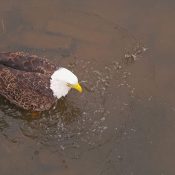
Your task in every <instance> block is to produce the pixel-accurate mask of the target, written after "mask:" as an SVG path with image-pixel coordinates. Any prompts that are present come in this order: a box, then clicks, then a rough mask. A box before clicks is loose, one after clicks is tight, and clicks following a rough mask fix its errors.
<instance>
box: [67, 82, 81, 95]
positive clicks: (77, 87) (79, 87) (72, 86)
mask: <svg viewBox="0 0 175 175" xmlns="http://www.w3.org/2000/svg"><path fill="white" fill-rule="evenodd" d="M70 87H71V88H73V89H76V90H77V91H79V92H80V93H81V92H82V91H83V90H82V87H81V86H80V84H79V83H77V84H73V85H70Z"/></svg>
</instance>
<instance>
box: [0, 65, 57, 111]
mask: <svg viewBox="0 0 175 175" xmlns="http://www.w3.org/2000/svg"><path fill="white" fill-rule="evenodd" d="M49 87H50V77H49V76H47V75H44V74H41V73H36V72H25V71H19V70H16V69H13V68H10V67H6V66H4V65H0V94H1V95H2V96H4V97H5V98H7V99H8V100H9V101H10V102H12V103H14V104H16V105H17V106H19V107H22V108H24V109H26V110H31V111H44V110H48V109H50V108H51V106H52V105H53V104H54V103H55V101H56V99H55V97H54V96H53V94H52V91H51V89H50V88H49Z"/></svg>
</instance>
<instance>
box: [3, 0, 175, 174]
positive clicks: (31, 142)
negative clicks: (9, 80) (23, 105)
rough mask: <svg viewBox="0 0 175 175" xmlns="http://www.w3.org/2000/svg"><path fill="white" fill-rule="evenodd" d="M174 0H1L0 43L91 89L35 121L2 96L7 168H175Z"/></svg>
mask: <svg viewBox="0 0 175 175" xmlns="http://www.w3.org/2000/svg"><path fill="white" fill-rule="evenodd" d="M174 5H175V3H174V1H171V0H169V1H151V0H147V1H139V0H132V1H129V0H124V1H123V0H115V1H114V0H108V1H107V0H106V1H105V0H101V1H98V0H95V1H92V0H88V1H82V0H75V1H71V0H59V1H56V0H53V1H49V0H43V1H40V2H39V1H34V0H30V1H20V0H13V1H2V0H1V5H0V50H1V51H24V52H29V53H31V54H33V53H34V54H37V55H39V56H46V57H47V58H49V59H50V61H52V62H54V63H56V64H60V65H61V66H65V67H68V68H69V69H71V70H72V71H74V72H75V73H76V74H77V75H78V77H79V79H80V81H81V83H82V85H83V87H84V93H83V94H82V95H80V94H78V93H76V92H75V91H71V92H70V93H69V95H68V96H67V97H66V98H65V99H63V100H60V101H59V104H58V105H57V108H56V109H55V110H52V111H49V112H46V113H43V114H42V116H41V117H40V118H38V119H35V120H34V119H31V117H30V113H28V112H25V111H21V110H20V109H18V108H16V107H15V106H13V105H11V104H9V103H8V102H6V100H4V99H3V98H1V99H0V140H1V144H0V174H2V175H12V174H13V175H35V174H37V175H58V174H59V175H82V174H84V175H89V174H90V175H174V174H175V166H174V162H175V150H174V147H175V138H174V137H173V136H174V133H175V118H174V116H175V100H174V99H175V93H174V87H175V81H174V68H175V58H174V55H175V51H174V43H175V42H174V41H175V34H174V33H175V32H174V31H175V23H174V18H175V11H174ZM147 48H148V49H147ZM146 49H147V50H146ZM145 50H146V51H145Z"/></svg>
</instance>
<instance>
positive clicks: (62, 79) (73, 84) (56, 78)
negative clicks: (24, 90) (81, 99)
mask: <svg viewBox="0 0 175 175" xmlns="http://www.w3.org/2000/svg"><path fill="white" fill-rule="evenodd" d="M71 88H73V89H76V90H78V91H79V92H82V87H81V86H80V84H79V83H78V78H77V77H76V75H74V74H73V73H72V72H71V71H70V70H68V69H66V68H59V69H58V70H56V71H55V72H54V73H53V74H52V76H51V79H50V89H52V91H53V95H54V96H55V97H57V98H58V99H59V98H61V97H63V96H65V95H67V93H68V92H69V90H70V89H71Z"/></svg>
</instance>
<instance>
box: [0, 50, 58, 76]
mask: <svg viewBox="0 0 175 175" xmlns="http://www.w3.org/2000/svg"><path fill="white" fill-rule="evenodd" d="M0 64H3V65H5V66H8V67H11V68H14V69H18V70H23V71H27V72H38V73H42V74H52V73H53V72H54V71H55V70H56V68H57V67H56V66H55V65H54V64H51V63H50V62H49V61H48V60H47V59H45V58H41V57H38V56H36V55H29V54H27V53H23V52H1V53H0Z"/></svg>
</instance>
